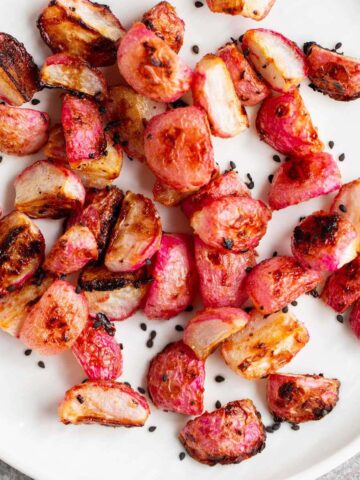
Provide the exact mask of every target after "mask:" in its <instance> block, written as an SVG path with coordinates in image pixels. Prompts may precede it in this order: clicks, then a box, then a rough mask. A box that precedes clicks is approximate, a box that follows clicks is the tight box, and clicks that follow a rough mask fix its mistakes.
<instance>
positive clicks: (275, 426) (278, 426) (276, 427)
mask: <svg viewBox="0 0 360 480" xmlns="http://www.w3.org/2000/svg"><path fill="white" fill-rule="evenodd" d="M280 427H281V423H280V422H275V423H274V424H273V425H272V429H273V431H274V432H276V430H279V428H280Z"/></svg>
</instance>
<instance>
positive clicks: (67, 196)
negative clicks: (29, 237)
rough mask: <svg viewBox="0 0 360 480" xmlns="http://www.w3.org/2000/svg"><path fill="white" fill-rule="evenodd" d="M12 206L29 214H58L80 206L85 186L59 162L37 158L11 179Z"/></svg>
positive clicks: (50, 215) (52, 215)
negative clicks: (13, 196) (13, 181)
mask: <svg viewBox="0 0 360 480" xmlns="http://www.w3.org/2000/svg"><path fill="white" fill-rule="evenodd" d="M14 186H15V207H16V209H17V210H20V211H21V212H24V213H26V214H27V215H29V216H30V217H32V218H61V217H65V216H66V215H68V214H69V213H71V212H72V211H73V210H76V209H78V208H81V207H82V205H83V204H84V201H85V189H84V187H83V186H82V183H81V181H80V179H79V178H78V176H77V175H76V174H75V173H73V172H72V171H71V170H69V169H68V168H66V167H64V166H63V165H61V164H60V163H52V162H48V161H46V160H39V161H38V162H35V163H34V164H32V165H30V167H28V168H26V169H25V170H24V171H23V172H22V173H20V175H18V176H17V177H16V179H15V183H14Z"/></svg>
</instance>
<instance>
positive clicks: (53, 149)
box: [44, 123, 68, 165]
mask: <svg viewBox="0 0 360 480" xmlns="http://www.w3.org/2000/svg"><path fill="white" fill-rule="evenodd" d="M44 154H45V157H46V158H48V159H49V160H52V161H54V162H59V163H64V164H65V165H67V164H68V160H67V157H66V144H65V137H64V130H63V128H62V125H61V124H60V123H57V124H55V125H54V126H53V127H51V129H50V131H49V138H48V141H47V143H46V145H45V146H44Z"/></svg>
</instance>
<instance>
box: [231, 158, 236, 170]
mask: <svg viewBox="0 0 360 480" xmlns="http://www.w3.org/2000/svg"><path fill="white" fill-rule="evenodd" d="M230 168H231V170H235V168H236V163H235V162H233V161H232V160H231V161H230Z"/></svg>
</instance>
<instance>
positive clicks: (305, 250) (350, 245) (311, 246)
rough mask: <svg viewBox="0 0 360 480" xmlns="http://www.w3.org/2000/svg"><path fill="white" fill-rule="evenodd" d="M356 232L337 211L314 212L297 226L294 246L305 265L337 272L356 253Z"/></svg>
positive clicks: (293, 241) (298, 257)
mask: <svg viewBox="0 0 360 480" xmlns="http://www.w3.org/2000/svg"><path fill="white" fill-rule="evenodd" d="M356 246H357V233H356V230H355V228H354V227H353V225H352V224H351V223H350V222H348V221H347V220H346V219H345V218H343V217H341V216H340V215H339V214H338V213H327V212H324V211H323V210H320V211H318V212H315V213H313V214H311V215H309V216H308V217H306V218H305V219H304V220H302V221H301V222H300V223H299V225H298V226H297V227H295V229H294V233H293V236H292V240H291V250H292V253H293V255H294V257H295V258H296V259H297V260H298V261H299V262H300V263H301V264H303V265H305V266H308V267H311V268H313V269H314V270H320V271H325V272H326V271H328V272H334V271H335V270H338V269H339V268H341V267H342V266H343V265H344V264H345V263H348V262H350V261H351V260H353V259H354V258H355V257H356Z"/></svg>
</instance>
